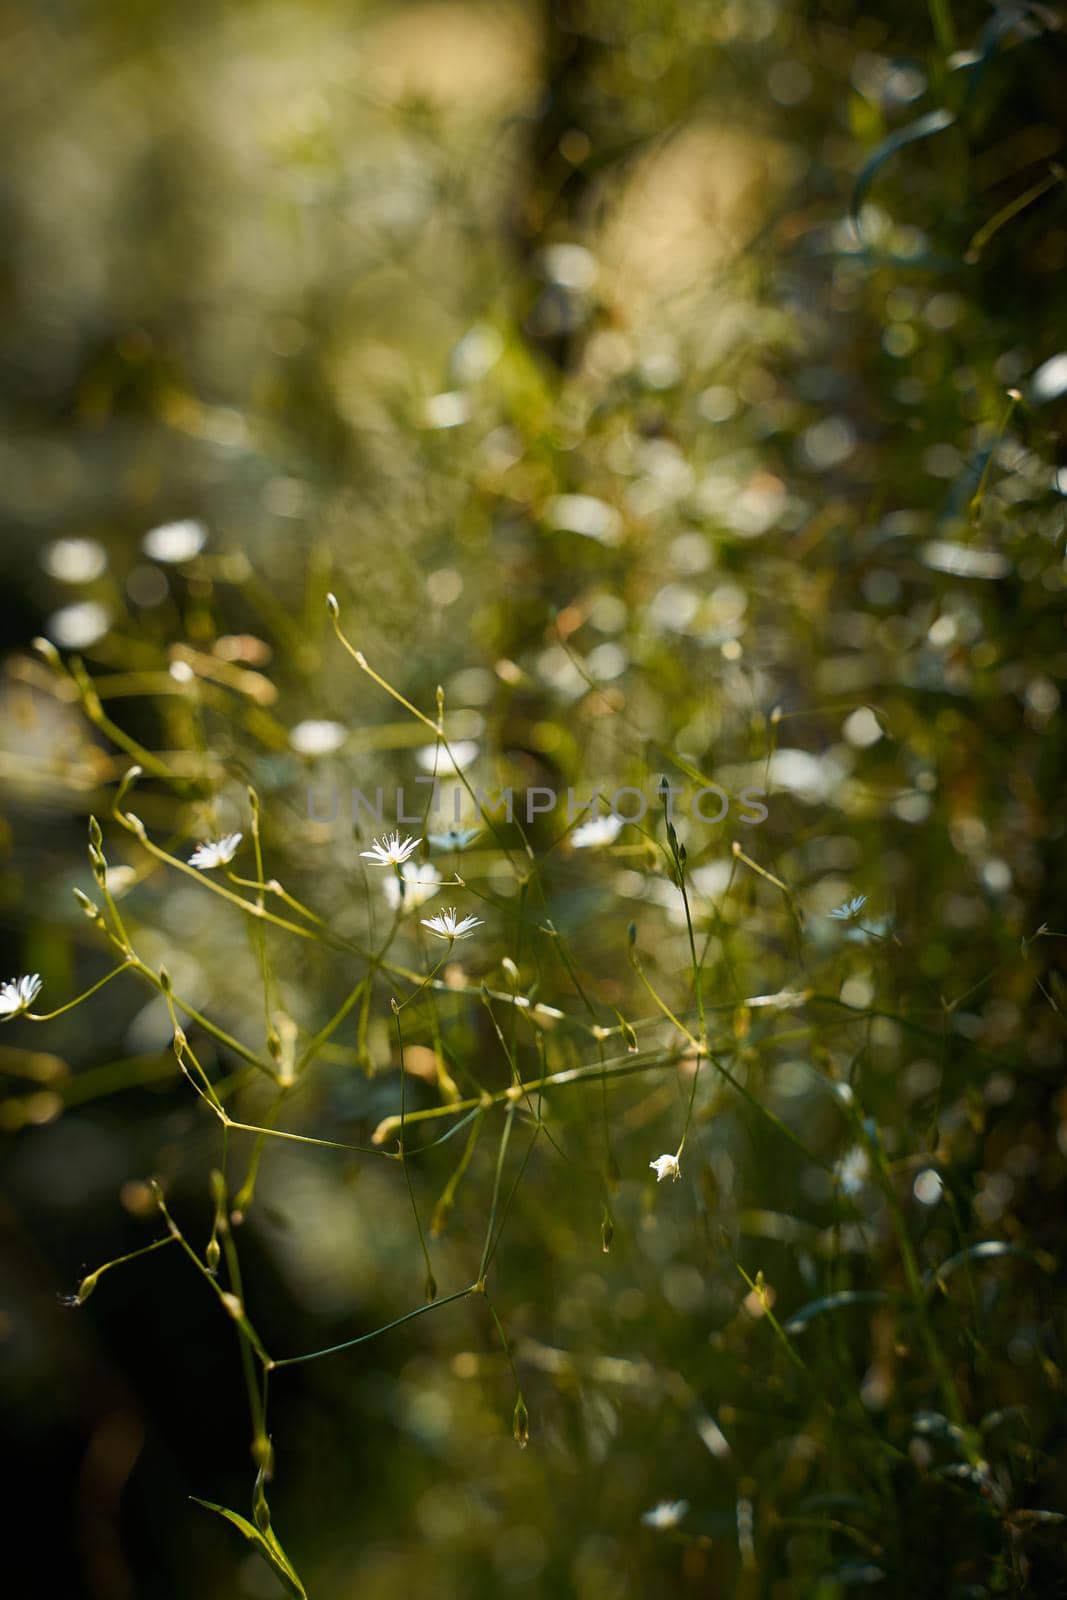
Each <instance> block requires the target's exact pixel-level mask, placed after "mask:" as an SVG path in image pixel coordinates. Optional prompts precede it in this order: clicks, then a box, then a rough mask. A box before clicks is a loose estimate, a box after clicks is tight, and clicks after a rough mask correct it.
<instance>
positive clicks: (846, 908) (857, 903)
mask: <svg viewBox="0 0 1067 1600" xmlns="http://www.w3.org/2000/svg"><path fill="white" fill-rule="evenodd" d="M866 904H867V896H866V895H865V894H857V895H853V897H852V899H851V900H846V901H845V903H844V905H843V906H835V907H834V909H833V910H832V911H831V912H829V913H828V915H829V916H831V917H836V918H837V920H838V922H851V921H852V918H853V917H858V916H859V914H860V912H861V911H862V910H863V908H864V906H865V905H866Z"/></svg>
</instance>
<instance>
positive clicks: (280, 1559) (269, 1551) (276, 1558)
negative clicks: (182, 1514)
mask: <svg viewBox="0 0 1067 1600" xmlns="http://www.w3.org/2000/svg"><path fill="white" fill-rule="evenodd" d="M190 1499H191V1500H194V1501H195V1502H196V1504H197V1505H198V1506H204V1507H205V1509H206V1510H208V1511H214V1512H215V1513H216V1515H217V1516H220V1517H225V1518H226V1521H227V1522H232V1523H233V1526H234V1527H235V1528H236V1529H237V1530H238V1532H240V1533H243V1534H244V1536H245V1538H246V1539H247V1540H248V1542H249V1544H252V1545H255V1547H256V1549H257V1550H258V1551H259V1554H260V1555H261V1556H262V1557H263V1559H264V1561H265V1562H266V1563H267V1565H268V1566H269V1567H270V1569H271V1571H272V1572H273V1573H274V1574H275V1576H276V1577H278V1578H280V1579H281V1581H282V1583H284V1584H285V1587H286V1588H287V1589H288V1591H289V1593H290V1594H292V1595H296V1597H297V1600H308V1595H307V1590H306V1589H305V1588H304V1585H303V1584H302V1583H301V1581H300V1579H299V1578H298V1577H297V1575H296V1572H295V1570H294V1568H293V1566H292V1563H291V1562H290V1560H289V1557H288V1556H287V1555H286V1553H285V1551H284V1550H283V1549H282V1547H281V1545H280V1544H279V1543H278V1540H277V1538H276V1536H275V1534H274V1532H273V1531H272V1530H271V1529H270V1528H269V1527H268V1528H266V1529H265V1530H264V1531H263V1532H262V1533H261V1532H260V1530H259V1529H258V1528H256V1527H253V1525H252V1523H251V1522H249V1521H247V1520H246V1518H244V1517H242V1516H239V1515H238V1513H237V1512H236V1511H230V1510H229V1509H228V1508H227V1507H226V1506H218V1505H216V1504H215V1502H214V1501H213V1500H201V1499H200V1497H199V1495H195V1494H194V1495H190Z"/></svg>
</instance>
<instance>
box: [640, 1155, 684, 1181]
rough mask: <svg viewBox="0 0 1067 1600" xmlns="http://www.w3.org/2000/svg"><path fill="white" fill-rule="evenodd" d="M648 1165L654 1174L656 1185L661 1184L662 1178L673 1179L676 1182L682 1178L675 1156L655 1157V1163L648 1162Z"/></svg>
mask: <svg viewBox="0 0 1067 1600" xmlns="http://www.w3.org/2000/svg"><path fill="white" fill-rule="evenodd" d="M648 1164H649V1166H650V1167H651V1168H652V1171H653V1172H654V1173H655V1174H656V1182H657V1183H662V1182H663V1180H664V1178H673V1179H674V1180H675V1182H677V1181H678V1179H679V1178H680V1177H681V1176H682V1169H681V1167H680V1166H679V1165H678V1157H677V1156H657V1157H656V1159H655V1161H650V1162H649V1163H648Z"/></svg>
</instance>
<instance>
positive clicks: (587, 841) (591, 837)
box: [571, 812, 622, 850]
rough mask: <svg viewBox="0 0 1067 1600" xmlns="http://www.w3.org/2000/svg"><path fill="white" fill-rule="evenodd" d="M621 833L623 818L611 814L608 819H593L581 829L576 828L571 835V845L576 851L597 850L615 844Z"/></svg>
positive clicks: (584, 823)
mask: <svg viewBox="0 0 1067 1600" xmlns="http://www.w3.org/2000/svg"><path fill="white" fill-rule="evenodd" d="M621 832H622V818H621V817H617V816H616V815H615V813H614V812H609V813H608V815H607V816H606V817H592V818H591V819H590V820H589V821H588V822H583V823H582V825H581V827H580V828H575V830H574V832H573V833H572V834H571V844H572V845H573V846H574V848H575V850H595V849H596V848H597V847H598V846H599V845H602V844H614V843H615V840H616V839H617V838H618V837H619V834H620V833H621Z"/></svg>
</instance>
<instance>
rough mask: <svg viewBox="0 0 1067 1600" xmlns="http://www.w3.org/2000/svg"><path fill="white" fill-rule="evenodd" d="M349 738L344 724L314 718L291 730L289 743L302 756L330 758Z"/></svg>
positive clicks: (299, 723) (298, 724) (300, 723)
mask: <svg viewBox="0 0 1067 1600" xmlns="http://www.w3.org/2000/svg"><path fill="white" fill-rule="evenodd" d="M347 737H348V729H347V728H346V727H345V726H344V723H342V722H327V721H320V720H318V719H316V718H312V719H311V720H309V721H308V722H298V723H297V725H296V727H295V728H291V729H290V730H289V743H290V744H291V745H292V747H293V749H294V750H295V751H296V752H297V754H298V755H301V756H329V755H332V754H333V752H334V751H335V750H340V748H341V746H342V745H343V744H344V742H345V740H346V738H347Z"/></svg>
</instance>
